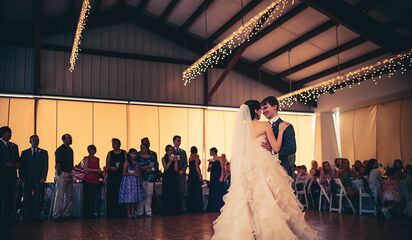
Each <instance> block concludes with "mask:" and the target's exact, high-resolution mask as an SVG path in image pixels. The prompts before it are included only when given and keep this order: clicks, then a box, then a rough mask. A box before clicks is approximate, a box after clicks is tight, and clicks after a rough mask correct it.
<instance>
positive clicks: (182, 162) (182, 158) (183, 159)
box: [173, 135, 187, 213]
mask: <svg viewBox="0 0 412 240" xmlns="http://www.w3.org/2000/svg"><path fill="white" fill-rule="evenodd" d="M181 142H182V138H181V137H180V136H177V135H176V136H174V137H173V146H174V155H175V158H176V159H177V162H178V164H177V167H178V172H177V174H178V178H177V179H178V181H179V211H180V213H183V212H184V209H185V191H186V169H187V154H186V152H185V150H183V149H181V148H180V144H181Z"/></svg>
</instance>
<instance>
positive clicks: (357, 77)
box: [278, 50, 412, 108]
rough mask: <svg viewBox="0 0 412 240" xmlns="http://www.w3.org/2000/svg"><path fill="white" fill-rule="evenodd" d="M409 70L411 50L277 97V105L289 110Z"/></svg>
mask: <svg viewBox="0 0 412 240" xmlns="http://www.w3.org/2000/svg"><path fill="white" fill-rule="evenodd" d="M411 68H412V50H409V51H407V52H405V53H403V54H398V55H397V56H395V57H393V58H388V59H385V60H383V61H379V62H377V63H375V64H373V65H369V66H366V67H362V68H360V69H358V70H355V71H352V72H349V73H346V74H344V75H339V76H337V77H335V78H332V79H329V80H326V81H323V82H321V83H318V84H315V85H312V86H308V87H305V88H302V89H299V90H296V91H293V92H291V93H288V94H285V95H282V96H280V97H278V100H279V105H280V107H281V108H290V107H291V106H292V105H293V104H295V103H297V102H302V103H304V104H307V103H308V102H311V101H317V100H318V98H319V97H320V96H321V95H323V94H326V93H335V92H336V91H337V90H338V89H341V90H343V88H344V87H351V86H353V85H355V84H357V85H360V84H361V82H363V81H365V80H368V79H372V80H373V82H374V85H376V84H377V82H376V79H375V78H376V77H378V79H381V77H382V75H384V74H388V77H389V78H391V77H392V76H393V75H394V74H395V73H399V72H400V73H401V74H404V73H405V72H406V71H408V70H409V69H411Z"/></svg>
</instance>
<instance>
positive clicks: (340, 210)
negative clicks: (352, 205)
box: [339, 194, 342, 214]
mask: <svg viewBox="0 0 412 240" xmlns="http://www.w3.org/2000/svg"><path fill="white" fill-rule="evenodd" d="M341 213H342V194H339V214H341Z"/></svg>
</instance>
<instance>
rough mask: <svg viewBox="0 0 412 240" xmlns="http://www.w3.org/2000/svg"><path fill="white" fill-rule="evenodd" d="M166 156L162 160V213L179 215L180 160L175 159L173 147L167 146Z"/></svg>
mask: <svg viewBox="0 0 412 240" xmlns="http://www.w3.org/2000/svg"><path fill="white" fill-rule="evenodd" d="M165 151H166V154H165V156H164V157H163V158H162V164H163V168H164V173H163V184H162V206H163V209H162V213H163V215H177V214H179V212H180V210H179V182H178V175H177V172H178V160H177V159H175V156H174V154H173V153H174V149H173V147H172V145H167V146H166V149H165Z"/></svg>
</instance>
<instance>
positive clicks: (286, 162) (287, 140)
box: [272, 118, 296, 177]
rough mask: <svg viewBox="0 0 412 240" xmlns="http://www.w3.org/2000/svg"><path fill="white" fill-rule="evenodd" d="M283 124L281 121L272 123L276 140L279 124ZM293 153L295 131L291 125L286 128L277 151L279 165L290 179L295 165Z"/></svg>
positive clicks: (294, 151) (294, 149)
mask: <svg viewBox="0 0 412 240" xmlns="http://www.w3.org/2000/svg"><path fill="white" fill-rule="evenodd" d="M281 122H283V120H282V119H280V118H279V119H278V120H276V121H275V122H274V123H272V129H273V133H274V135H275V137H276V139H277V137H278V135H279V124H280V123H281ZM295 153H296V139H295V130H294V129H293V126H292V124H290V125H289V127H287V128H286V130H285V132H284V133H283V138H282V146H281V147H280V151H279V159H280V161H281V165H282V166H283V167H284V168H285V170H286V172H287V173H288V175H289V176H290V177H293V165H294V164H295Z"/></svg>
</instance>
